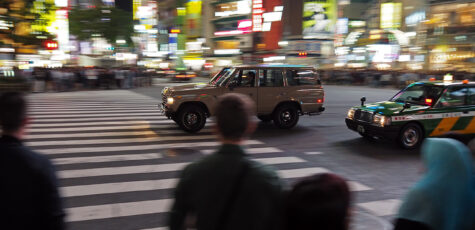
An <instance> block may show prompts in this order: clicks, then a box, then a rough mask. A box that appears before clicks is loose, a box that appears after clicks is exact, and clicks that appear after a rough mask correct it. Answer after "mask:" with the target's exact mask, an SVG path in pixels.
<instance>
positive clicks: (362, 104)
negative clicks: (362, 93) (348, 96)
mask: <svg viewBox="0 0 475 230" xmlns="http://www.w3.org/2000/svg"><path fill="white" fill-rule="evenodd" d="M360 101H361V106H364V103H365V101H366V97H362V98H361V99H360Z"/></svg>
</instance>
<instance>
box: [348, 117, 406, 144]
mask: <svg viewBox="0 0 475 230" xmlns="http://www.w3.org/2000/svg"><path fill="white" fill-rule="evenodd" d="M345 122H346V126H347V127H348V128H349V129H351V130H353V131H355V132H358V133H360V134H363V135H368V136H373V137H378V138H383V139H388V140H395V139H396V138H397V137H398V136H399V130H400V129H401V127H400V126H397V125H390V126H386V127H379V126H375V125H372V124H370V123H367V122H362V121H355V120H351V119H348V118H346V119H345Z"/></svg>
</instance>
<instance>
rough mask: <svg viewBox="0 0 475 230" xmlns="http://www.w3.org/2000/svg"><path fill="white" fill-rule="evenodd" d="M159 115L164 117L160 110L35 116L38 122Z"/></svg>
mask: <svg viewBox="0 0 475 230" xmlns="http://www.w3.org/2000/svg"><path fill="white" fill-rule="evenodd" d="M150 115H157V116H163V115H162V114H161V113H160V112H159V111H158V110H157V111H154V112H150V113H110V114H109V113H96V114H80V115H76V114H73V115H35V116H33V118H34V119H36V120H42V119H43V118H67V117H70V118H77V117H105V116H109V117H121V116H150Z"/></svg>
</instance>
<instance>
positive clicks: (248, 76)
mask: <svg viewBox="0 0 475 230" xmlns="http://www.w3.org/2000/svg"><path fill="white" fill-rule="evenodd" d="M256 73H257V70H248V69H244V70H240V71H239V72H238V73H236V74H235V75H234V77H233V79H232V80H231V83H230V84H233V85H234V86H235V87H254V82H255V79H256V75H257V74H256Z"/></svg>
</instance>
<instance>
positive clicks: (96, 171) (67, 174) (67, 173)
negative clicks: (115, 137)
mask: <svg viewBox="0 0 475 230" xmlns="http://www.w3.org/2000/svg"><path fill="white" fill-rule="evenodd" d="M254 160H256V161H259V162H261V163H263V164H282V163H287V162H288V161H293V162H294V163H298V162H302V159H299V158H287V157H285V159H283V160H279V159H276V158H260V159H254ZM190 163H191V162H182V163H169V164H152V165H138V166H123V167H110V168H92V169H73V170H62V171H59V172H58V177H59V178H62V179H69V178H82V177H96V176H112V175H130V174H140V173H161V172H176V171H181V170H182V169H183V168H184V167H185V166H186V165H188V164H190ZM290 163H291V162H290ZM282 171H283V173H285V171H287V170H282Z"/></svg>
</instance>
